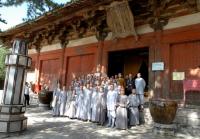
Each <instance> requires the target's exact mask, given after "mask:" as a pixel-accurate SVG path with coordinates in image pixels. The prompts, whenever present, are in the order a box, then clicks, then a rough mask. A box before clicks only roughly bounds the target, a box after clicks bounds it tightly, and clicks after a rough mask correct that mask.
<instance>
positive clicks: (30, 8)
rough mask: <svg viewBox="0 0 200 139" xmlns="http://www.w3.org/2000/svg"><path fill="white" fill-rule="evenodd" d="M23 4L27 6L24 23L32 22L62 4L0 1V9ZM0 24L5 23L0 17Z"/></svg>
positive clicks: (39, 0)
mask: <svg viewBox="0 0 200 139" xmlns="http://www.w3.org/2000/svg"><path fill="white" fill-rule="evenodd" d="M23 3H26V4H27V17H26V18H24V19H23V20H24V21H29V20H33V19H35V18H36V17H38V16H41V15H43V14H44V13H45V12H48V11H51V10H53V9H56V8H59V7H62V6H63V4H58V3H57V2H55V1H54V0H0V7H2V6H5V7H9V6H20V5H22V4H23ZM0 22H3V23H6V21H5V20H3V19H2V18H1V15H0Z"/></svg>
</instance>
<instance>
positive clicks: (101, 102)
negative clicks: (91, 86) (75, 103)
mask: <svg viewBox="0 0 200 139" xmlns="http://www.w3.org/2000/svg"><path fill="white" fill-rule="evenodd" d="M105 97H106V96H105V92H104V88H103V87H100V88H99V93H98V98H97V121H98V123H99V124H100V125H103V124H104V123H105V118H106V117H105V116H106V98H105Z"/></svg>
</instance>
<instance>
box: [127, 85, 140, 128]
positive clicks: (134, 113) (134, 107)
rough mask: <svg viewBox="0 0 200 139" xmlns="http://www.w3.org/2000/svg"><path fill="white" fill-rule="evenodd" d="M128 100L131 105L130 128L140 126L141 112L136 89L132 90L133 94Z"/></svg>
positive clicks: (129, 107) (129, 108)
mask: <svg viewBox="0 0 200 139" xmlns="http://www.w3.org/2000/svg"><path fill="white" fill-rule="evenodd" d="M128 100H129V105H128V110H129V112H128V113H129V125H130V126H135V125H139V111H138V106H139V100H138V99H137V96H136V90H135V89H132V94H130V95H129V96H128Z"/></svg>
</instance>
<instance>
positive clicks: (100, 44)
mask: <svg viewBox="0 0 200 139" xmlns="http://www.w3.org/2000/svg"><path fill="white" fill-rule="evenodd" d="M103 46H104V41H99V42H98V46H97V47H98V48H97V62H96V63H97V65H102V55H103Z"/></svg>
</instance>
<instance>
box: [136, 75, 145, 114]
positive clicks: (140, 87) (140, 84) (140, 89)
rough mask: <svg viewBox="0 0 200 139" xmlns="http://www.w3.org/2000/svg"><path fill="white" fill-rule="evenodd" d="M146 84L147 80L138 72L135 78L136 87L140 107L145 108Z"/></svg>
mask: <svg viewBox="0 0 200 139" xmlns="http://www.w3.org/2000/svg"><path fill="white" fill-rule="evenodd" d="M145 86H146V82H145V81H144V79H143V78H142V77H141V74H140V73H138V74H137V78H136V79H135V87H136V95H137V97H138V100H139V104H140V106H139V107H140V109H141V110H143V104H144V89H145Z"/></svg>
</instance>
